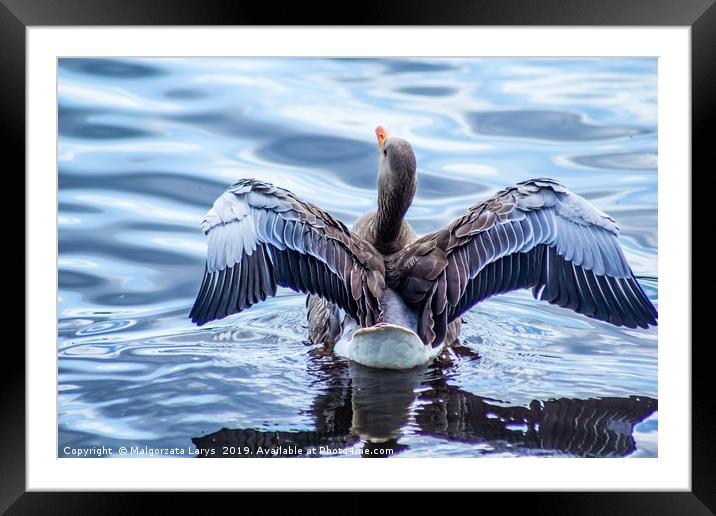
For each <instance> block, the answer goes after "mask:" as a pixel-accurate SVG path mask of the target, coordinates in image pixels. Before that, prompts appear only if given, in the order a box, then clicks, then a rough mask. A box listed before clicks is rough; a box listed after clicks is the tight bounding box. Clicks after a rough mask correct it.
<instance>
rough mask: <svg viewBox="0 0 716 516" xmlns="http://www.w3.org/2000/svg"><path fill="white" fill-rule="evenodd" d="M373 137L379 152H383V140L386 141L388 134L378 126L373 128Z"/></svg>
mask: <svg viewBox="0 0 716 516" xmlns="http://www.w3.org/2000/svg"><path fill="white" fill-rule="evenodd" d="M375 135H376V137H377V138H378V148H379V149H380V150H383V146H385V140H387V139H388V136H390V135H389V134H388V131H386V130H385V129H383V126H381V125H379V126H378V127H376V128H375Z"/></svg>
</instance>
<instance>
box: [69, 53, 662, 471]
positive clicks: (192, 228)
mask: <svg viewBox="0 0 716 516" xmlns="http://www.w3.org/2000/svg"><path fill="white" fill-rule="evenodd" d="M656 70H657V65H656V60H654V59H583V60H573V59H569V60H565V59H468V60H452V59H449V60H448V59H437V60H399V59H385V60H374V59H356V60H346V59H316V60H314V59H152V60H137V59H101V60H99V59H63V60H61V61H60V63H59V105H58V110H59V134H60V137H59V138H60V140H59V150H58V159H59V219H58V220H59V339H58V363H59V385H58V396H59V398H58V412H59V450H58V454H59V456H73V455H74V454H75V453H76V452H75V451H73V450H77V449H88V448H92V447H98V446H105V447H107V448H112V452H111V453H106V452H105V453H106V454H108V455H117V454H118V451H117V450H118V449H119V448H120V447H121V446H125V447H127V448H128V449H129V453H130V454H132V455H141V454H142V453H146V452H147V450H149V451H151V450H152V449H155V448H175V447H176V448H179V453H180V454H182V455H186V456H190V457H191V456H194V455H196V454H197V453H199V454H201V455H208V456H219V455H223V454H225V453H226V454H228V455H232V456H242V455H245V454H247V453H249V454H251V453H256V452H257V449H258V448H259V447H262V448H263V449H270V450H273V451H274V452H275V453H281V454H302V452H306V450H316V451H317V452H318V453H319V454H322V455H330V454H334V455H335V454H339V453H340V454H342V456H345V457H357V456H360V455H361V454H360V453H359V452H360V451H361V450H362V451H363V454H364V455H365V454H368V453H372V454H374V455H379V456H383V455H387V454H393V455H396V456H398V457H404V456H420V457H435V456H495V455H498V456H513V455H547V456H555V455H558V456H564V455H567V456H580V457H582V456H586V457H591V456H625V455H629V456H633V457H644V456H655V455H656V454H657V438H656V437H657V427H658V422H657V412H656V407H657V402H656V398H657V329H656V328H652V329H650V330H628V329H622V328H615V327H612V326H610V325H608V324H606V323H601V322H598V321H594V320H591V319H588V318H586V317H582V316H579V315H576V314H573V313H571V312H569V311H566V310H563V309H560V308H558V307H555V306H552V305H549V304H547V303H539V302H537V301H535V300H533V299H532V297H531V295H530V294H529V293H528V292H517V293H511V294H508V295H503V296H500V297H497V298H494V299H492V300H489V301H486V302H484V303H482V304H480V305H478V306H477V307H475V308H473V310H472V311H471V312H470V313H469V314H468V315H467V316H466V324H465V325H464V326H463V338H462V344H463V347H461V348H458V350H456V351H457V352H456V353H454V356H452V357H449V359H446V360H443V361H442V362H440V363H437V364H432V365H430V366H426V367H424V368H418V369H416V370H412V371H407V372H405V371H404V372H389V371H375V370H370V369H367V368H363V367H359V366H356V365H353V364H350V363H347V362H345V361H343V360H341V359H336V358H334V357H332V356H327V355H325V354H324V353H321V351H320V350H319V349H317V348H316V347H315V346H311V345H308V344H307V342H306V334H307V333H306V323H305V312H304V298H303V297H302V296H300V295H296V294H293V293H292V292H290V291H286V290H283V291H280V294H279V296H278V297H276V298H273V299H270V300H268V301H267V302H265V303H262V304H260V305H257V306H254V307H252V308H251V309H250V310H248V311H246V312H243V313H241V314H238V315H235V316H231V317H228V318H226V319H224V320H221V321H218V322H214V323H210V324H208V325H207V326H204V327H202V328H197V327H195V326H193V325H192V324H191V323H190V321H189V320H188V318H187V314H188V311H189V309H190V307H191V305H192V303H193V300H194V296H195V294H196V292H197V290H198V288H199V285H200V282H201V279H202V273H203V267H204V266H203V259H204V255H205V251H206V243H205V238H204V235H203V234H202V233H201V232H200V230H199V224H200V221H201V218H202V217H203V215H204V213H205V212H206V211H207V209H208V208H209V207H210V206H211V203H212V202H213V200H214V199H215V198H216V197H217V196H218V195H219V194H221V192H222V191H223V190H224V189H225V188H226V187H227V186H228V185H229V184H230V183H232V182H233V181H235V180H236V179H238V178H241V177H256V178H260V179H264V180H268V181H271V182H274V183H276V184H278V185H281V186H283V187H285V188H288V189H290V190H293V191H294V192H295V193H296V194H298V195H300V196H302V197H303V198H304V199H306V200H308V201H311V202H313V203H316V204H318V205H320V206H321V207H323V208H324V209H326V210H329V211H330V212H331V213H332V214H333V215H335V216H337V217H338V218H340V219H341V220H342V221H344V222H345V223H347V224H350V223H352V222H353V221H355V220H356V218H357V217H358V216H360V215H361V214H362V213H363V212H365V211H367V210H368V209H370V208H371V207H373V206H374V205H375V200H376V189H375V188H376V162H377V158H376V149H375V136H374V133H373V129H374V127H375V126H376V125H379V124H380V125H383V126H385V127H387V128H388V129H389V130H390V131H391V132H392V133H393V134H395V135H398V136H401V137H403V138H406V139H407V140H409V141H410V142H411V143H412V144H413V146H414V149H415V152H416V156H417V160H418V173H419V186H418V193H417V197H416V199H415V202H414V204H413V206H412V208H411V209H410V211H409V212H408V219H409V221H410V222H411V223H412V224H413V226H414V227H415V229H416V230H417V231H418V232H419V233H425V232H429V231H433V230H436V229H439V228H440V227H442V226H444V225H445V224H447V223H448V222H450V221H451V220H452V219H454V218H456V217H457V216H458V215H459V214H461V213H462V212H463V211H464V210H465V209H466V208H467V207H468V206H469V205H471V204H473V203H475V202H477V201H478V200H481V199H483V198H485V197H486V196H489V195H490V194H492V193H494V192H496V191H497V190H499V189H501V188H503V187H504V186H507V185H509V184H511V183H514V182H516V181H520V180H524V179H528V178H531V177H537V176H548V177H553V178H555V179H558V180H560V181H562V182H563V183H565V184H566V185H567V186H568V187H569V188H570V189H571V190H572V191H575V192H577V193H580V194H582V195H583V196H585V197H586V198H588V199H589V200H590V201H591V202H593V203H594V204H596V205H597V206H598V207H599V208H601V209H603V210H604V211H607V212H608V213H610V214H611V215H612V216H614V217H615V218H616V219H617V221H618V222H619V223H620V226H621V227H622V237H621V238H620V241H621V244H622V246H623V247H624V249H625V253H626V255H627V258H628V260H629V261H630V263H631V265H632V268H633V269H634V271H635V273H636V274H637V276H638V277H639V278H640V280H641V282H642V285H643V286H644V288H645V290H646V291H647V293H648V294H649V296H650V297H651V299H652V300H653V301H654V303H655V304H656V303H657V301H658V284H657V97H656ZM131 447H137V448H136V449H134V450H132V448H131ZM197 449H198V450H200V452H197V451H196V450H197ZM297 450H299V451H297Z"/></svg>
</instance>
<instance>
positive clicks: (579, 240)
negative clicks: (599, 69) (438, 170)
mask: <svg viewBox="0 0 716 516" xmlns="http://www.w3.org/2000/svg"><path fill="white" fill-rule="evenodd" d="M375 132H376V137H377V143H378V145H377V147H378V202H377V207H376V208H375V209H374V210H372V211H370V212H368V213H366V214H365V215H363V216H362V217H361V218H359V219H358V220H357V221H356V222H355V224H354V225H353V226H352V228H350V229H349V228H348V227H347V226H346V225H345V224H343V223H342V222H341V221H339V220H337V219H336V218H334V217H333V216H331V215H330V214H329V213H328V212H326V211H325V210H322V209H321V208H319V207H318V206H316V205H314V204H311V203H308V202H305V201H303V200H302V199H300V198H299V197H298V196H297V195H295V194H293V193H292V192H290V191H288V190H285V189H283V188H280V187H278V186H274V185H272V184H270V183H268V182H265V181H261V180H257V179H239V180H238V181H236V182H235V183H234V184H232V185H231V186H230V187H229V188H228V189H227V190H226V191H225V192H224V193H223V194H222V195H221V196H219V198H218V199H217V200H216V201H215V202H214V204H213V207H212V208H211V209H210V210H209V211H208V213H207V214H206V216H205V217H204V219H203V221H202V225H201V229H202V231H203V232H204V233H205V234H206V235H207V239H208V243H207V258H206V265H205V271H204V278H203V281H202V283H201V286H200V288H199V293H198V295H197V298H196V301H195V303H194V305H193V307H192V309H191V312H190V314H189V316H190V317H191V320H192V321H193V322H194V323H196V324H197V325H203V324H205V323H207V322H210V321H214V320H216V319H221V318H224V317H226V316H228V315H231V314H234V313H237V312H241V311H242V310H245V309H246V308H248V307H250V306H252V305H254V304H256V303H258V302H260V301H263V300H265V299H266V298H267V297H270V296H274V295H276V291H277V287H279V286H281V287H287V288H289V289H292V290H294V291H297V292H301V293H304V294H308V297H307V300H306V306H307V318H308V326H309V338H310V340H311V342H313V343H315V344H322V345H324V346H325V348H326V349H327V350H329V351H332V352H333V353H335V354H336V355H338V356H341V357H344V358H347V359H349V360H352V361H354V362H357V363H359V364H362V365H365V366H368V367H376V368H386V369H410V368H414V367H417V366H419V365H422V364H425V363H428V362H430V361H432V360H433V359H434V358H436V357H437V356H438V355H439V354H440V353H441V352H442V351H443V350H444V349H445V348H446V346H450V345H452V344H453V343H454V342H455V341H456V339H457V338H458V337H459V334H460V329H461V316H462V315H463V314H464V313H465V312H467V311H468V310H470V309H471V308H472V307H474V306H475V305H476V304H477V303H479V302H481V301H484V300H486V299H488V298H490V297H492V296H495V295H497V294H502V293H506V292H511V291H514V290H517V289H528V288H530V289H532V293H533V296H534V297H535V298H536V299H538V300H542V301H547V302H549V303H551V304H554V305H558V306H560V307H564V308H568V309H571V310H573V311H575V312H577V313H579V314H583V315H585V316H587V317H591V318H593V319H597V320H600V321H605V322H607V323H610V324H613V325H615V326H624V327H627V328H648V327H649V326H653V325H656V320H657V311H656V308H655V307H654V305H653V304H652V303H651V301H650V300H649V298H648V297H647V295H646V294H645V292H644V290H643V289H642V287H641V285H640V284H639V282H638V281H637V279H636V277H635V276H634V273H633V272H632V270H631V267H630V266H629V264H628V263H627V260H626V258H625V256H624V253H623V251H622V249H621V247H620V245H619V241H618V236H619V227H618V225H617V223H616V221H615V220H614V219H613V218H612V217H610V216H609V215H607V214H606V213H604V212H602V211H600V210H599V209H597V208H596V207H595V206H593V205H592V204H590V203H589V202H588V201H587V200H586V199H584V198H583V197H581V196H579V195H577V194H575V193H572V192H570V191H569V190H567V188H565V187H564V186H563V185H562V184H560V183H559V182H558V181H555V180H553V179H548V178H539V179H530V180H527V181H523V182H520V183H517V184H515V185H513V186H510V187H508V188H506V189H504V190H502V191H500V192H498V193H496V194H495V195H493V196H492V197H490V198H489V199H487V200H484V201H481V202H478V203H476V204H474V205H473V206H471V207H470V208H468V210H467V211H466V213H465V214H464V215H462V216H461V217H459V218H458V219H456V220H454V221H453V222H451V223H450V224H449V225H448V226H447V227H445V228H443V229H440V230H438V231H436V232H434V233H430V234H427V235H424V236H422V237H420V238H418V237H417V235H416V233H415V231H414V230H413V229H412V227H411V226H410V224H409V223H408V222H407V221H406V220H405V214H406V212H407V210H408V208H409V207H410V205H411V203H412V201H413V198H414V196H415V192H416V189H417V175H416V160H415V154H414V152H413V149H412V147H411V145H410V143H408V142H407V141H405V140H404V139H401V138H398V137H395V136H391V135H390V134H389V133H388V131H387V130H385V129H384V128H383V127H380V126H379V127H377V128H376V130H375Z"/></svg>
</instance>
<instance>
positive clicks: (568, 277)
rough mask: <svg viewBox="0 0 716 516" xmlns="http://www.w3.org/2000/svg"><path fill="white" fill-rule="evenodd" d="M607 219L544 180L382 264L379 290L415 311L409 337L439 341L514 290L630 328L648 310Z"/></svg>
mask: <svg viewBox="0 0 716 516" xmlns="http://www.w3.org/2000/svg"><path fill="white" fill-rule="evenodd" d="M618 234H619V228H618V227H617V225H616V223H615V221H614V219H612V218H611V217H609V216H608V215H606V214H605V213H603V212H601V211H599V210H598V209H597V208H595V207H594V206H592V205H591V204H590V203H589V202H588V201H586V200H585V199H584V198H582V197H580V196H578V195H576V194H573V193H571V192H569V191H568V190H567V189H566V188H565V187H563V186H562V185H561V184H559V183H558V182H556V181H554V180H551V179H533V180H530V181H525V182H522V183H519V184H517V185H515V186H513V187H511V188H508V189H506V190H503V191H502V192H499V193H498V194H496V195H495V196H494V197H493V198H492V199H489V200H487V201H485V202H482V203H479V204H476V205H474V206H472V207H471V208H470V209H469V210H468V212H467V213H466V214H465V215H464V216H463V217H461V218H460V219H458V220H456V221H454V222H453V223H452V224H450V225H449V226H448V227H446V228H445V229H442V230H440V231H438V232H436V233H432V234H430V235H426V236H425V237H423V238H421V239H419V240H417V241H416V242H414V243H412V244H411V245H409V246H408V247H406V248H405V249H404V250H403V251H402V252H400V253H398V254H397V255H396V257H395V259H394V260H393V262H392V263H390V264H389V265H388V286H389V287H390V288H395V289H397V290H399V291H400V292H401V294H402V296H403V298H404V299H405V300H406V301H408V302H410V303H413V304H415V305H416V306H417V307H418V310H419V313H418V335H420V337H421V338H422V339H423V341H424V342H425V343H433V344H439V343H440V342H442V340H443V339H444V338H445V333H446V331H447V325H448V324H449V323H450V322H451V321H452V320H454V319H455V318H457V317H459V316H460V315H461V314H462V313H464V312H465V311H467V310H468V309H470V308H471V307H472V306H474V305H475V304H476V303H478V302H479V301H482V300H483V299H486V298H488V297H490V296H493V295H495V294H500V293H504V292H509V291H511V290H516V289H520V288H529V287H531V288H532V289H533V294H534V296H535V298H538V299H542V300H545V301H549V302H550V303H553V304H556V305H559V306H562V307H565V308H570V309H572V310H574V311H576V312H578V313H580V314H584V315H586V316H588V317H593V318H595V319H600V320H602V321H607V322H610V323H612V324H614V325H617V326H627V327H630V328H636V327H642V328H646V327H648V326H649V325H654V324H656V317H657V312H656V309H655V308H654V306H653V305H652V304H651V302H650V301H649V299H648V298H647V296H646V294H645V293H644V291H643V290H642V288H641V286H640V285H639V283H638V282H637V280H636V278H635V277H634V274H633V273H632V271H631V268H630V267H629V264H628V263H627V261H626V258H625V257H624V254H623V253H622V250H621V248H620V247H619V243H618V242H617V236H618Z"/></svg>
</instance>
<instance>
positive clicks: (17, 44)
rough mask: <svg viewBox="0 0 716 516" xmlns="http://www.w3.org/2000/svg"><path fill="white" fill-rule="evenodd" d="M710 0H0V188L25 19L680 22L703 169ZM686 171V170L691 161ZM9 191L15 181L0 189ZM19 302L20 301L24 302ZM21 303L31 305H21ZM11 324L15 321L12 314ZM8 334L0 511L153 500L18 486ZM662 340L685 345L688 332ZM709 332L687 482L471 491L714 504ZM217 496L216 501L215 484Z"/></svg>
mask: <svg viewBox="0 0 716 516" xmlns="http://www.w3.org/2000/svg"><path fill="white" fill-rule="evenodd" d="M713 4H714V0H601V1H598V2H597V1H594V0H472V1H470V0H460V1H457V2H455V1H446V0H443V1H441V2H438V3H434V2H423V3H422V4H420V5H417V4H416V2H405V1H401V2H383V3H380V4H377V3H376V4H374V5H375V6H376V7H375V9H371V8H366V6H363V7H362V8H356V9H354V10H353V9H346V8H345V7H346V5H348V4H346V5H343V6H341V5H339V3H336V2H334V3H330V4H327V5H319V4H316V5H311V6H308V5H306V3H305V2H298V3H294V4H286V5H285V6H281V8H276V6H275V4H270V3H261V2H250V3H249V2H245V3H244V2H240V1H238V0H237V1H234V2H228V1H221V0H203V1H201V0H173V1H163V0H122V1H118V0H115V1H112V0H0V77H2V88H0V117H1V119H2V124H0V131H2V135H3V138H2V140H0V142H2V145H1V147H2V149H3V158H4V159H3V165H4V166H3V168H4V171H5V172H6V173H5V175H4V180H3V183H4V185H3V191H4V192H5V193H6V197H13V198H14V199H15V200H17V201H19V202H20V203H23V199H25V198H26V196H27V195H31V192H29V191H27V190H26V187H25V182H24V180H20V177H21V175H20V174H19V173H16V172H13V171H15V170H25V151H24V149H25V145H24V143H25V108H26V106H25V58H26V48H25V41H26V39H25V35H26V33H25V31H26V29H27V28H28V27H32V26H62V25H70V26H89V25H284V24H291V25H362V24H369V25H513V26H514V25H533V26H534V25H551V26H565V25H574V26H594V25H607V26H632V25H633V26H688V27H690V28H691V45H692V47H691V50H692V55H691V74H692V76H691V80H692V170H701V173H702V174H706V173H707V168H706V167H707V159H708V158H707V156H708V155H709V154H710V152H709V151H710V149H711V147H712V146H713V143H712V142H711V141H710V138H709V137H708V136H707V135H708V134H709V132H708V130H707V129H708V124H709V121H710V120H711V118H712V116H711V115H712V113H713V112H714V109H713V108H714V102H715V98H716V6H714V5H713ZM371 5H373V4H371ZM712 166H713V165H712ZM683 173H684V174H689V173H690V171H684V172H683ZM691 178H692V181H693V178H694V174H693V172H691ZM13 181H15V184H13ZM9 191H12V192H15V193H13V195H12V196H10V195H9V194H8V192H9ZM19 192H24V194H25V195H20V194H19ZM692 204H693V201H692ZM5 206H6V213H17V211H15V210H21V209H23V207H22V206H18V207H16V208H12V211H7V210H10V208H7V204H5ZM23 212H24V210H23ZM690 215H691V206H686V207H684V217H687V216H690ZM6 216H8V215H6ZM15 218H17V217H15ZM694 222H696V221H694ZM6 223H7V221H6ZM10 226H11V227H9V228H8V231H10V233H9V236H10V241H11V242H12V245H13V247H15V248H16V250H15V252H13V253H2V255H0V261H1V262H2V265H3V270H4V271H6V275H5V276H6V278H5V281H4V285H5V287H6V289H7V290H6V296H5V297H6V300H7V298H8V297H12V298H13V299H12V302H11V304H12V305H14V306H15V307H17V306H18V305H19V304H20V303H19V302H18V298H19V295H18V294H16V293H17V292H21V291H24V290H22V287H21V285H20V281H21V279H20V275H19V274H17V273H16V272H12V271H18V270H21V269H22V270H24V271H25V275H27V274H32V271H28V270H27V269H26V268H25V254H24V253H25V251H24V249H25V247H24V245H23V246H22V249H23V251H22V252H19V249H20V245H19V242H24V241H25V225H24V224H23V225H20V224H19V223H18V221H17V220H13V221H11V223H10ZM692 256H693V250H692ZM7 271H10V272H9V273H8V272H7ZM15 283H17V285H16V284H15ZM8 293H9V294H10V296H7V294H8ZM23 300H24V297H23ZM9 306H10V305H9ZM23 306H26V305H25V304H24V302H23ZM26 309H27V310H32V307H31V306H27V307H26ZM16 312H17V309H15V311H14V313H13V312H8V311H5V314H6V317H7V314H11V315H12V316H14V314H15V313H16ZM14 317H15V318H16V316H14ZM6 320H7V319H6ZM12 326H16V327H20V325H19V324H14V325H12ZM23 340H24V339H23ZM18 341H19V339H11V338H8V339H7V341H6V343H5V349H4V354H3V360H2V362H1V363H2V375H0V382H1V384H2V388H1V389H0V400H1V405H0V406H1V407H2V414H3V415H2V424H0V443H2V445H3V449H2V453H1V454H0V463H1V464H2V466H1V468H2V475H1V476H0V478H1V479H2V480H0V511H5V510H7V511H8V512H7V513H8V514H28V513H29V514H35V513H42V514H47V513H51V514H85V513H92V514H119V513H122V514H124V513H127V512H129V511H130V510H133V509H134V510H136V509H141V508H143V507H147V505H146V504H148V503H150V502H151V501H157V500H156V497H157V495H154V494H150V493H141V494H137V493H116V492H114V493H87V494H83V493H67V492H65V493H59V492H54V493H50V492H25V473H26V469H25V450H26V443H25V352H24V350H23V348H22V347H21V346H20V345H19V343H18ZM667 344H668V345H669V346H680V347H683V348H684V349H685V350H686V349H688V345H689V344H690V343H688V342H669V343H667ZM709 344H710V342H709V341H701V342H698V341H697V342H696V343H695V345H693V346H692V348H691V350H692V373H693V378H692V407H691V408H692V457H691V465H692V490H691V491H690V492H639V493H637V492H600V493H562V492H560V493H529V494H525V495H521V496H515V494H512V493H511V494H508V495H505V494H501V493H495V494H488V493H481V494H480V495H479V496H480V497H481V498H480V499H479V503H480V504H481V505H482V504H484V500H485V497H488V496H489V497H490V498H493V499H495V500H494V501H496V502H497V503H500V502H499V500H500V499H499V498H497V497H504V496H509V508H510V510H520V509H522V510H529V511H530V512H534V511H535V510H537V511H539V512H548V513H550V514H692V515H698V514H713V513H714V512H713V511H716V481H714V479H715V478H716V467H715V465H716V454H715V453H714V444H713V443H714V439H713V438H712V437H711V430H712V428H714V426H716V417H715V416H714V413H715V412H714V410H713V409H712V406H713V405H712V401H711V397H710V392H711V390H712V387H711V385H710V383H709V379H710V377H711V376H712V373H711V368H712V365H711V362H710V361H709V360H708V356H707V353H708V348H709ZM319 485H320V483H319V482H317V487H318V486H319ZM242 496H244V497H245V496H246V495H245V494H243V495H242ZM357 496H361V495H359V494H357ZM362 496H364V495H362ZM162 498H163V500H161V503H163V504H165V510H172V509H173V508H174V507H181V508H184V509H186V508H187V507H189V505H187V503H189V502H190V501H191V500H193V499H194V498H195V497H194V496H191V495H179V494H178V493H174V494H171V495H170V496H163V497H162ZM302 499H304V497H302V498H300V499H298V500H296V501H295V503H301V501H300V500H302ZM476 500H477V499H476ZM503 500H504V498H503ZM221 501H225V496H222V500H221ZM252 501H256V502H258V500H252ZM200 503H201V502H200ZM244 503H247V502H246V501H244ZM342 503H343V504H345V501H343V502H342ZM476 503H477V502H476ZM203 507H206V505H203Z"/></svg>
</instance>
